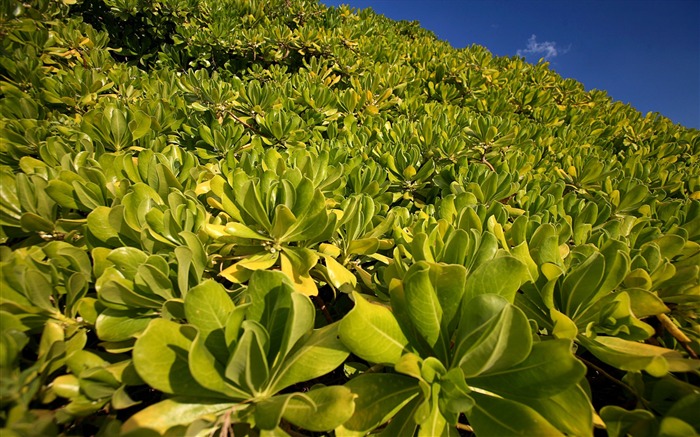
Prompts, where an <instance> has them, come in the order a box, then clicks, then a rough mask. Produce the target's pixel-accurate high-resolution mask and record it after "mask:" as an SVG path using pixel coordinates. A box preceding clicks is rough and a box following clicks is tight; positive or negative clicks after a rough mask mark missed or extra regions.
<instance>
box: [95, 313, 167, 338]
mask: <svg viewBox="0 0 700 437" xmlns="http://www.w3.org/2000/svg"><path fill="white" fill-rule="evenodd" d="M154 316H155V315H153V314H150V313H144V312H143V311H139V310H127V311H121V310H115V309H112V308H106V309H105V310H104V311H102V312H101V313H100V315H99V316H97V322H96V325H95V329H96V330H97V336H98V337H99V338H100V340H102V341H124V340H128V339H130V338H134V337H136V336H137V335H138V334H140V333H141V332H143V331H144V330H145V329H146V327H148V324H149V323H150V322H151V320H153V318H154Z"/></svg>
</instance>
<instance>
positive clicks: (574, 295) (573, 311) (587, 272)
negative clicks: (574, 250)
mask: <svg viewBox="0 0 700 437" xmlns="http://www.w3.org/2000/svg"><path fill="white" fill-rule="evenodd" d="M604 270H605V258H604V257H603V256H602V255H601V254H600V253H599V252H596V253H594V254H593V255H592V256H590V257H588V259H586V261H584V262H583V263H582V264H579V265H578V266H576V268H575V269H574V270H573V271H571V272H569V273H568V274H567V275H566V277H565V278H564V281H563V283H562V286H561V291H560V301H561V308H562V309H563V311H562V312H563V313H564V314H566V315H567V316H569V317H570V318H571V319H574V320H575V319H576V315H577V314H579V313H580V312H581V311H583V310H585V309H586V307H587V306H588V305H590V304H592V303H593V302H594V301H595V300H596V298H597V297H598V295H599V294H600V290H599V286H600V284H601V282H602V281H603V272H604Z"/></svg>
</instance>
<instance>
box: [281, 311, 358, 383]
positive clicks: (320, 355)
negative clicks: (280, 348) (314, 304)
mask: <svg viewBox="0 0 700 437" xmlns="http://www.w3.org/2000/svg"><path fill="white" fill-rule="evenodd" d="M338 325H339V322H336V323H333V324H331V325H327V326H324V327H323V328H321V329H317V330H314V332H313V333H312V334H311V335H310V336H309V337H308V338H307V339H306V340H305V341H304V342H303V343H302V344H301V345H300V346H298V347H297V348H295V349H293V350H292V352H291V353H290V354H289V355H288V356H287V357H286V358H285V359H284V361H282V362H281V363H280V365H279V366H277V368H276V369H275V371H274V374H273V376H272V378H271V380H272V382H271V386H272V387H273V391H275V392H278V391H280V390H282V389H284V388H287V387H289V386H291V385H294V384H297V383H299V382H303V381H308V380H311V379H314V378H318V377H320V376H322V375H325V374H328V373H330V372H331V371H333V370H334V369H335V368H337V367H338V366H340V365H341V364H342V363H343V361H345V359H346V358H347V357H348V355H350V352H349V351H348V350H347V349H346V348H345V346H344V345H343V343H341V342H340V340H339V339H338Z"/></svg>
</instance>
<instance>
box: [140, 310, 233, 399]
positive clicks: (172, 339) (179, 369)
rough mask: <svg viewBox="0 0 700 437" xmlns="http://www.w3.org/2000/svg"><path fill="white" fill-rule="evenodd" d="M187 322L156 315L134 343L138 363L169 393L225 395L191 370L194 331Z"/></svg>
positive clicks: (153, 384)
mask: <svg viewBox="0 0 700 437" xmlns="http://www.w3.org/2000/svg"><path fill="white" fill-rule="evenodd" d="M190 331H192V330H191V329H188V328H187V327H186V326H182V325H179V324H177V323H175V322H171V321H168V320H164V319H154V320H152V321H151V323H150V324H149V325H148V328H146V330H145V331H144V332H143V334H142V335H141V337H139V338H138V339H137V340H136V344H135V345H134V352H133V357H134V366H135V367H136V371H137V372H138V374H139V376H140V377H141V378H142V379H143V380H144V381H145V382H146V383H147V384H148V385H150V386H151V387H153V388H155V389H157V390H160V391H163V392H165V393H172V394H179V395H186V396H202V397H205V398H217V397H221V395H220V394H217V393H215V392H212V391H210V390H207V389H205V388H204V387H202V386H201V385H200V384H199V383H198V382H197V381H196V380H195V379H194V377H193V376H192V374H191V373H190V370H189V363H188V353H189V350H190V348H191V347H192V338H194V335H193V334H194V333H191V332H190Z"/></svg>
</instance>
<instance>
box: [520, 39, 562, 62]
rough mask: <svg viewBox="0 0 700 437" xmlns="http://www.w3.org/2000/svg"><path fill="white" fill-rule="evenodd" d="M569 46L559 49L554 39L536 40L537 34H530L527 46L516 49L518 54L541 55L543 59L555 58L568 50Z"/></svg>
mask: <svg viewBox="0 0 700 437" xmlns="http://www.w3.org/2000/svg"><path fill="white" fill-rule="evenodd" d="M568 51H569V48H566V49H561V48H559V47H557V43H556V42H554V41H544V42H537V35H532V36H531V37H530V39H528V40H527V47H526V48H524V49H520V50H518V51H517V53H518V56H527V55H542V57H543V58H544V59H545V60H547V61H548V60H550V59H552V58H556V57H557V56H559V55H563V54H564V53H566V52H568Z"/></svg>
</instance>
